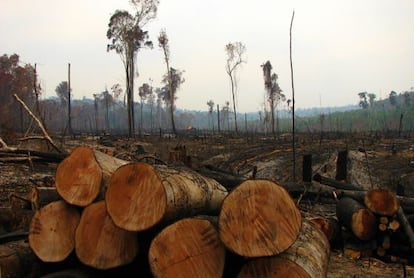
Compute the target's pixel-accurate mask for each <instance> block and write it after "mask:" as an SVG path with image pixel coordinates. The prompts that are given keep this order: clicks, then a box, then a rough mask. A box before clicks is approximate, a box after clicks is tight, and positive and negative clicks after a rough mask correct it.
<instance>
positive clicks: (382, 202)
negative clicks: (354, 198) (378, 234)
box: [364, 189, 400, 216]
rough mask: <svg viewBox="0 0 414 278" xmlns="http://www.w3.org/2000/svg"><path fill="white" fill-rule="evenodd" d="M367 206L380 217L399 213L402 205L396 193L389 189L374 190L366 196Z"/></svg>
mask: <svg viewBox="0 0 414 278" xmlns="http://www.w3.org/2000/svg"><path fill="white" fill-rule="evenodd" d="M364 202H365V205H366V206H367V208H369V209H370V210H371V211H372V212H374V213H377V214H379V215H386V216H392V215H394V214H396V213H397V211H398V208H399V207H400V204H399V202H398V199H397V196H396V195H395V193H394V192H392V191H390V190H388V189H372V190H370V191H368V192H367V193H366V194H365V198H364Z"/></svg>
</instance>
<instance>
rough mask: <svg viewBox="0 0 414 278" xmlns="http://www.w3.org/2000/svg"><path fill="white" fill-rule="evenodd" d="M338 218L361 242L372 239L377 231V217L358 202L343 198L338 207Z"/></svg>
mask: <svg viewBox="0 0 414 278" xmlns="http://www.w3.org/2000/svg"><path fill="white" fill-rule="evenodd" d="M336 216H337V217H338V220H339V222H340V223H341V224H342V226H344V227H346V228H347V229H349V230H351V231H352V232H353V234H354V235H355V236H356V237H357V238H359V239H361V240H369V239H372V238H373V237H374V236H375V234H376V231H377V223H376V217H375V215H374V214H373V213H372V212H371V211H370V210H369V209H367V208H366V207H364V206H363V205H362V204H361V203H359V202H358V201H356V200H354V199H352V198H348V197H343V198H341V199H340V200H339V202H338V203H337V205H336Z"/></svg>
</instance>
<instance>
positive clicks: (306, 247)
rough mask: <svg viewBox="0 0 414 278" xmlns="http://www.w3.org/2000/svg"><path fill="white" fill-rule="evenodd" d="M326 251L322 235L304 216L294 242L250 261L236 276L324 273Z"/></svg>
mask: <svg viewBox="0 0 414 278" xmlns="http://www.w3.org/2000/svg"><path fill="white" fill-rule="evenodd" d="M329 254H330V246H329V242H328V240H327V239H326V237H325V235H324V234H323V233H322V231H321V230H320V229H319V228H318V227H317V226H316V225H315V224H314V223H313V222H311V221H309V220H306V219H304V220H303V221H302V228H301V231H300V233H299V236H298V238H297V239H296V241H295V242H294V243H293V245H291V246H290V247H289V248H288V249H287V250H286V251H284V252H283V253H280V254H279V255H277V256H273V257H267V258H257V259H253V260H251V261H249V262H248V263H246V264H245V265H244V266H243V268H242V270H241V272H240V273H239V276H238V277H240V278H242V277H326V275H327V272H328V262H329Z"/></svg>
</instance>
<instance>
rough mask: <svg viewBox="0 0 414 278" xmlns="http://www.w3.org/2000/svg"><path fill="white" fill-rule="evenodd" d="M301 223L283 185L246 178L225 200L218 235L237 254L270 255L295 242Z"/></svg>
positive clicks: (246, 255)
mask: <svg viewBox="0 0 414 278" xmlns="http://www.w3.org/2000/svg"><path fill="white" fill-rule="evenodd" d="M301 223H302V217H301V213H300V211H299V209H298V207H297V206H296V204H295V202H294V201H293V199H292V198H291V196H290V195H289V193H288V192H287V191H286V190H285V188H284V187H282V186H280V185H278V184H277V183H274V182H272V181H269V180H247V181H245V182H243V183H242V184H240V185H239V186H237V187H236V188H235V189H233V191H231V192H230V193H229V195H228V196H227V197H226V198H225V199H224V201H223V204H222V207H221V210H220V215H219V234H220V238H221V240H222V241H223V243H224V244H225V245H226V247H227V248H228V249H229V250H231V251H232V252H234V253H236V254H238V255H241V256H245V257H259V256H272V255H276V254H279V253H281V252H283V251H285V250H286V249H287V248H289V247H290V246H291V245H292V244H293V243H294V242H295V240H296V238H297V236H298V234H299V232H300V227H301Z"/></svg>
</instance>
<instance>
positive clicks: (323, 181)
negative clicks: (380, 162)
mask: <svg viewBox="0 0 414 278" xmlns="http://www.w3.org/2000/svg"><path fill="white" fill-rule="evenodd" d="M313 180H314V181H317V182H319V183H321V184H324V185H328V186H331V187H334V188H336V189H344V190H355V191H363V189H362V188H359V187H357V186H354V185H352V184H348V183H344V182H340V181H338V180H335V179H331V178H328V177H324V176H322V175H321V174H318V173H317V174H315V175H314V176H313Z"/></svg>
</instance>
